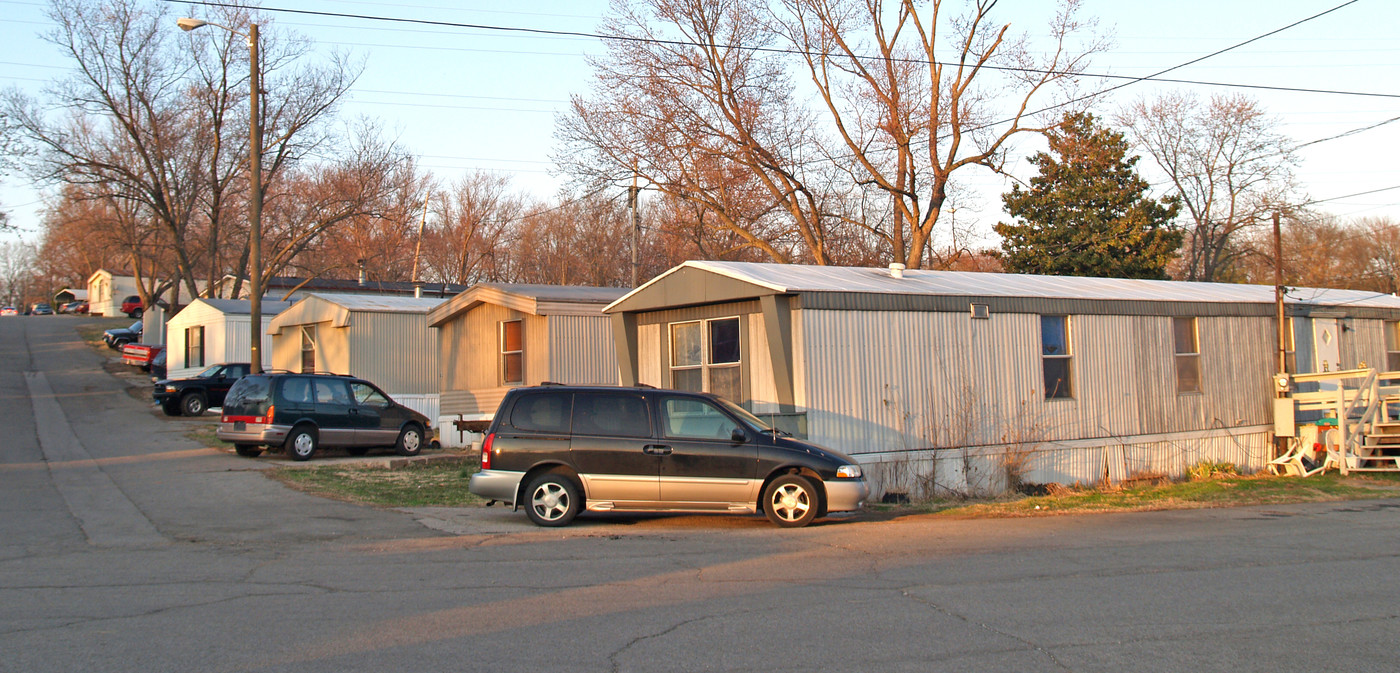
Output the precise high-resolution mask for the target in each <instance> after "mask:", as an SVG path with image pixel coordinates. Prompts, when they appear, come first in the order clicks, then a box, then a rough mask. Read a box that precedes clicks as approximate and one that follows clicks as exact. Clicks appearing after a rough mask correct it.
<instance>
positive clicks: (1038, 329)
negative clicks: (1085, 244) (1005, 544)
mask: <svg viewBox="0 0 1400 673" xmlns="http://www.w3.org/2000/svg"><path fill="white" fill-rule="evenodd" d="M1273 300H1274V291H1273V288H1272V287H1268V286H1250V285H1229V284H1218V283H1187V282H1171V281H1143V280H1124V279H1111V278H1071V277H1047V276H1024V275H1012V274H993V273H970V272H945V271H918V270H910V271H903V270H901V269H871V268H836V267H816V266H798V265H780V264H746V263H730V262H686V263H685V264H682V265H681V266H678V267H676V268H673V269H671V270H670V271H668V272H666V273H664V274H662V275H661V276H658V277H657V278H655V279H653V280H651V281H650V282H648V283H647V284H645V285H643V286H642V287H640V288H638V289H636V290H635V291H633V292H631V293H629V294H628V295H627V296H625V297H623V298H622V299H620V300H618V301H617V302H615V303H613V304H612V305H610V306H609V307H608V308H607V309H606V311H607V312H608V313H610V314H611V315H612V316H613V321H614V328H615V339H616V348H617V351H618V364H619V369H620V373H621V379H622V382H623V383H624V384H630V383H644V384H650V385H655V386H661V387H678V388H689V389H700V390H708V391H711V392H715V393H718V394H721V395H723V396H725V397H728V398H730V399H732V400H733V401H736V402H739V403H741V404H744V405H745V406H747V407H748V408H749V409H750V410H751V411H754V412H755V413H758V414H760V415H767V416H769V417H771V418H773V420H774V422H775V424H776V425H778V426H779V427H781V428H784V429H788V430H792V431H795V432H798V433H799V434H803V435H806V436H807V437H808V438H810V439H812V440H813V441H816V442H818V443H820V444H825V445H828V446H831V447H832V448H835V449H838V450H841V451H844V452H847V453H850V454H852V455H854V456H855V457H857V458H858V459H860V460H861V461H862V462H863V463H865V464H867V465H868V466H870V470H869V472H870V474H871V476H872V478H873V481H874V482H875V483H874V486H875V487H876V488H877V491H878V490H890V491H895V490H898V491H905V492H911V491H922V492H923V493H937V492H940V490H941V489H946V490H947V491H953V492H975V491H996V490H1000V489H1003V488H1006V487H1007V486H1008V485H1014V484H1015V483H1024V482H1038V483H1047V482H1060V483H1073V482H1096V481H1101V480H1105V479H1107V480H1118V479H1125V478H1130V477H1133V476H1137V475H1155V474H1162V475H1170V476H1177V475H1181V474H1182V473H1184V471H1185V469H1186V467H1188V466H1189V465H1191V464H1193V463H1196V462H1199V461H1201V460H1204V459H1211V460H1224V461H1230V462H1233V463H1236V464H1238V465H1241V466H1244V467H1246V468H1251V469H1258V468H1260V467H1261V466H1262V465H1263V464H1264V463H1265V462H1266V461H1268V460H1269V459H1270V458H1272V457H1273V456H1272V451H1273V448H1272V439H1273V419H1272V414H1273V407H1272V400H1273V389H1272V387H1271V376H1272V374H1273V373H1274V371H1275V369H1276V364H1275V363H1276V362H1277V356H1278V351H1277V342H1278V340H1277V336H1276V335H1277V326H1276V319H1275V317H1274V310H1275V307H1274V301H1273ZM1286 305H1287V313H1288V315H1289V316H1290V318H1291V320H1290V324H1291V326H1292V327H1291V329H1292V335H1293V337H1294V339H1293V341H1294V342H1296V343H1297V344H1298V346H1297V348H1296V349H1295V352H1291V353H1289V354H1288V357H1289V358H1290V360H1296V361H1297V363H1298V364H1297V367H1298V368H1299V369H1301V371H1304V372H1307V371H1325V370H1329V369H1330V370H1336V369H1339V368H1350V367H1354V366H1357V365H1359V364H1360V363H1362V362H1367V363H1372V364H1376V363H1382V364H1381V366H1385V364H1384V363H1386V362H1387V361H1388V359H1396V360H1400V345H1397V344H1400V340H1397V339H1396V336H1395V335H1396V334H1397V331H1396V330H1397V323H1396V322H1395V321H1396V320H1400V298H1397V297H1394V296H1390V295H1384V294H1377V293H1371V292H1353V291H1340V290H1307V289H1294V290H1293V291H1291V292H1290V293H1289V295H1288V297H1287V302H1286Z"/></svg>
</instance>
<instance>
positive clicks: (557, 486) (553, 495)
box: [524, 472, 583, 528]
mask: <svg viewBox="0 0 1400 673" xmlns="http://www.w3.org/2000/svg"><path fill="white" fill-rule="evenodd" d="M524 500H525V513H526V514H528V515H530V520H531V521H533V522H535V525H537V526H546V527H549V528H555V527H558V526H567V525H569V524H570V523H572V522H573V520H574V517H576V516H578V512H579V508H580V507H581V506H582V505H583V499H582V498H580V497H579V490H578V485H577V484H575V483H574V480H573V479H570V478H569V477H567V476H565V475H563V474H560V473H558V472H546V473H544V474H541V475H540V476H538V477H535V478H534V479H531V480H530V485H529V486H526V487H525V498H524Z"/></svg>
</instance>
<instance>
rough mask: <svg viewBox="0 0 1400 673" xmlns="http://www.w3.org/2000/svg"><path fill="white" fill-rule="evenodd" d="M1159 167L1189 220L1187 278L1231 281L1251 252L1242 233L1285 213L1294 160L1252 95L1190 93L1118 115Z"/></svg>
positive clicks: (1143, 104)
mask: <svg viewBox="0 0 1400 673" xmlns="http://www.w3.org/2000/svg"><path fill="white" fill-rule="evenodd" d="M1117 122H1118V124H1119V125H1121V126H1123V127H1125V128H1126V129H1127V131H1128V134H1129V136H1130V137H1131V138H1132V139H1133V141H1134V142H1135V143H1136V144H1137V145H1138V146H1139V147H1141V148H1142V149H1143V150H1144V151H1145V152H1146V153H1147V154H1149V155H1150V156H1151V157H1152V158H1153V160H1154V161H1155V162H1156V163H1157V166H1158V167H1159V168H1161V169H1162V171H1163V172H1164V173H1166V175H1167V179H1168V180H1169V181H1170V183H1171V186H1172V189H1173V190H1174V191H1175V192H1176V193H1177V194H1178V195H1180V197H1181V205H1182V211H1184V214H1185V216H1186V217H1187V218H1189V222H1188V224H1187V227H1186V238H1185V241H1184V243H1183V246H1182V247H1183V250H1182V258H1181V261H1180V264H1181V269H1180V274H1179V275H1180V276H1182V277H1183V278H1184V279H1185V280H1201V281H1217V280H1230V279H1231V278H1232V276H1231V274H1232V269H1233V267H1235V266H1236V265H1237V264H1238V263H1239V262H1240V261H1241V260H1242V258H1243V257H1244V256H1246V255H1248V254H1249V250H1248V249H1247V248H1246V247H1243V246H1241V245H1239V243H1240V241H1239V235H1240V233H1241V232H1242V231H1243V230H1245V229H1247V228H1249V227H1251V226H1254V225H1258V224H1261V223H1263V222H1265V221H1267V220H1269V219H1270V217H1271V216H1272V213H1273V212H1274V211H1275V210H1286V208H1287V203H1288V202H1289V200H1290V195H1291V193H1292V191H1293V189H1294V182H1293V173H1292V167H1293V166H1294V165H1295V164H1296V163H1297V159H1296V157H1295V156H1294V154H1293V152H1292V150H1291V149H1290V148H1291V144H1292V143H1291V141H1290V140H1289V139H1288V138H1286V137H1285V136H1283V135H1282V134H1280V133H1278V132H1276V131H1275V130H1274V129H1275V128H1276V127H1277V122H1275V121H1274V120H1273V119H1271V118H1270V117H1269V116H1268V115H1266V114H1265V112H1264V111H1263V110H1262V109H1261V108H1260V107H1259V105H1258V104H1257V103H1256V102H1255V101H1254V100H1253V99H1251V98H1249V97H1247V96H1243V95H1229V96H1213V97H1211V99H1210V100H1209V101H1208V102H1206V103H1205V104H1202V103H1201V102H1200V100H1199V99H1197V98H1196V96H1195V95H1193V94H1190V93H1180V92H1178V93H1171V94H1167V95H1164V96H1162V97H1161V98H1158V99H1156V100H1152V101H1149V100H1139V101H1137V102H1136V103H1134V104H1132V105H1130V106H1129V107H1127V108H1126V109H1124V110H1122V111H1120V112H1119V114H1118V115H1117Z"/></svg>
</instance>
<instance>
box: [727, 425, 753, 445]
mask: <svg viewBox="0 0 1400 673" xmlns="http://www.w3.org/2000/svg"><path fill="white" fill-rule="evenodd" d="M748 440H749V436H748V434H746V433H745V432H744V431H743V429H742V428H734V429H733V430H732V431H730V433H729V441H731V442H734V443H735V444H743V443H744V442H747V441H748Z"/></svg>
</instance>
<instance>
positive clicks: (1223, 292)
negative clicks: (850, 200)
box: [604, 261, 1400, 311]
mask: <svg viewBox="0 0 1400 673" xmlns="http://www.w3.org/2000/svg"><path fill="white" fill-rule="evenodd" d="M683 269H695V270H698V271H705V272H709V273H713V274H717V275H720V276H724V277H726V278H730V279H732V280H736V281H740V282H743V283H748V284H751V285H755V286H758V287H760V288H764V289H766V290H768V291H770V292H773V293H775V294H801V293H810V292H821V293H840V294H861V295H891V296H892V295H916V296H970V297H1005V298H1030V299H1070V300H1109V301H1129V302H1131V301H1151V302H1196V303H1236V304H1238V303H1250V304H1272V303H1273V302H1274V287H1273V286H1272V285H1242V284H1235V283H1202V282H1188V281H1171V280H1134V279H1127V278H1084V277H1077V276H1035V275H1025V274H1009V273H984V272H973V271H926V270H920V269H906V270H905V271H904V277H903V278H894V277H892V276H891V275H890V270H889V269H887V268H868V267H837V266H809V265H798V264H776V263H755V262H711V261H688V262H685V263H683V264H681V265H679V266H676V267H674V268H672V269H670V270H669V271H667V272H666V273H663V274H661V275H660V276H657V277H656V278H653V279H651V280H650V281H648V282H647V283H646V284H644V285H642V286H641V287H639V288H637V289H635V290H633V291H632V292H629V293H628V294H627V295H626V296H624V297H622V298H621V299H619V300H617V301H615V302H613V303H612V304H610V305H609V306H608V307H607V308H606V309H604V310H605V311H611V310H612V309H613V308H614V307H617V306H618V305H620V304H622V303H623V302H625V301H627V300H628V299H629V298H631V297H633V296H634V295H638V294H640V293H643V292H645V291H646V290H647V289H648V288H650V287H651V286H653V285H654V284H656V283H660V282H662V281H663V280H664V279H665V278H667V277H668V276H670V275H672V274H674V273H677V272H680V271H681V270H683ZM1285 302H1286V303H1288V304H1291V305H1305V306H1338V307H1341V306H1345V307H1358V308H1381V309H1400V297H1396V296H1395V295H1390V294H1383V293H1379V292H1366V291H1360V290H1334V289H1324V288H1298V287H1295V288H1289V289H1288V292H1287V294H1286V295H1285Z"/></svg>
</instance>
